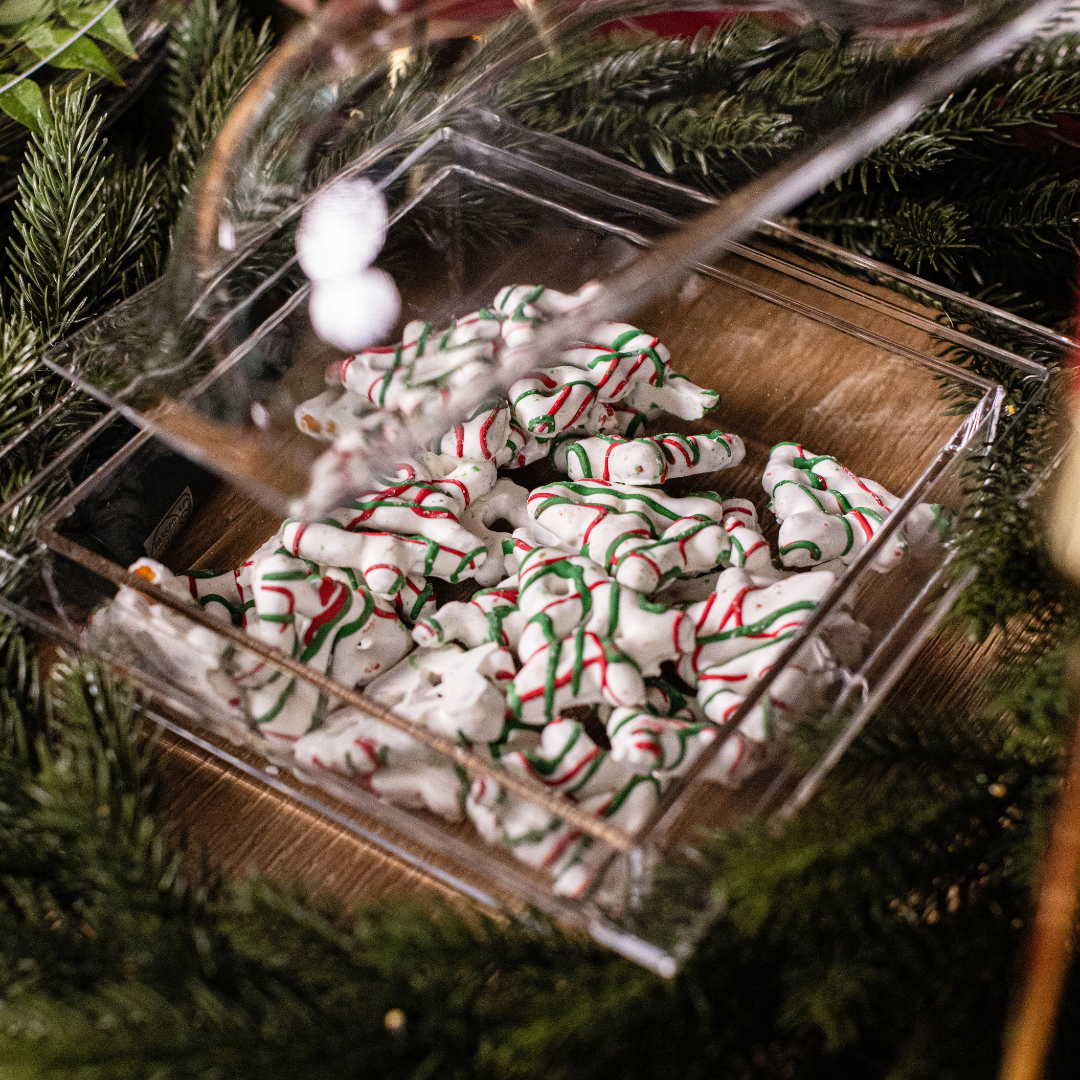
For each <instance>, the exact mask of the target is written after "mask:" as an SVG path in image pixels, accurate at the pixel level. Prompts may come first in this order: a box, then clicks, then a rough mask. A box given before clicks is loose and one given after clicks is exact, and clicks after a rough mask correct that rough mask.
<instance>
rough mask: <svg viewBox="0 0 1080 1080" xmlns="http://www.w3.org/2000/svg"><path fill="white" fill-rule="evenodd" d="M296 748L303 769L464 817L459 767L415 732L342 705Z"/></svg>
mask: <svg viewBox="0 0 1080 1080" xmlns="http://www.w3.org/2000/svg"><path fill="white" fill-rule="evenodd" d="M293 750H294V753H295V755H296V762H297V764H298V765H299V766H300V767H301V768H303V769H307V770H309V771H320V770H321V771H325V772H332V773H335V774H337V775H338V776H341V777H344V778H345V779H347V780H349V781H351V782H352V783H355V784H358V785H359V786H360V787H362V788H364V789H365V790H366V791H371V792H373V793H374V794H376V795H380V796H381V797H382V798H384V799H386V800H387V801H388V802H391V803H394V804H395V805H397V806H403V807H405V808H406V809H414V810H430V811H432V813H435V814H438V815H439V816H440V817H443V818H446V819H447V820H448V821H460V820H461V816H462V814H461V804H462V801H463V796H464V790H463V786H464V785H463V778H462V776H461V775H460V774H459V773H458V772H457V770H456V769H455V768H454V767H453V766H452V765H450V764H449V763H448V762H447V761H446V759H445V758H443V757H441V756H440V755H439V754H437V753H435V751H433V750H429V749H428V748H427V747H426V746H424V745H423V744H422V743H419V742H417V741H416V739H414V738H413V737H412V736H411V735H409V734H407V733H406V732H404V731H401V730H399V729H398V728H396V727H392V726H391V725H390V724H386V723H383V721H381V720H376V719H375V718H374V717H371V716H368V715H366V714H365V713H362V712H360V710H359V709H354V708H348V707H346V708H341V709H337V710H336V711H335V712H334V713H332V714H331V715H330V716H329V717H328V718H327V722H326V725H325V726H324V727H321V728H319V729H318V730H317V731H312V732H310V733H309V734H307V735H304V736H302V737H301V738H300V739H298V740H297V742H296V744H295V746H294V748H293Z"/></svg>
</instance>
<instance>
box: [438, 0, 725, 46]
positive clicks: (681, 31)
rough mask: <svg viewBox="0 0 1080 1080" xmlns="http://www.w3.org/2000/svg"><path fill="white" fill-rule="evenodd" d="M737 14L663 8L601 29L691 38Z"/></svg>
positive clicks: (501, 2)
mask: <svg viewBox="0 0 1080 1080" xmlns="http://www.w3.org/2000/svg"><path fill="white" fill-rule="evenodd" d="M518 10H520V9H519V8H518V7H517V5H516V4H515V3H514V2H513V0H461V2H460V3H457V4H451V5H449V6H448V7H445V8H444V7H439V8H438V10H437V12H434V13H433V14H435V15H436V16H437V17H438V18H440V19H462V20H466V19H477V20H487V19H498V18H501V17H502V16H504V15H509V14H511V13H512V12H514V11H518ZM737 14H738V13H737V12H735V11H731V10H725V9H723V8H718V9H717V10H716V11H665V12H662V13H661V14H659V15H645V16H642V17H641V18H640V19H627V20H625V21H620V22H617V23H609V24H608V26H606V27H603V28H602V30H601V32H604V31H607V30H614V29H617V28H618V27H620V26H622V27H627V28H631V29H636V30H647V31H649V32H650V33H653V34H659V35H660V36H661V37H693V36H694V35H695V34H696V33H697V32H698V31H699V30H700V29H701V28H702V27H703V26H705V27H709V28H710V29H711V28H712V27H714V26H719V25H720V24H721V23H726V22H731V21H732V20H733V19H734V18H735V17H736V15H737Z"/></svg>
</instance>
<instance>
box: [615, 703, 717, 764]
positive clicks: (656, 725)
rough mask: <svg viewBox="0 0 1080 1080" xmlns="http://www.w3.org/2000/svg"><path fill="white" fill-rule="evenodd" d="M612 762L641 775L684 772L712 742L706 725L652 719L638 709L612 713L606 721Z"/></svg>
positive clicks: (713, 734)
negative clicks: (620, 763)
mask: <svg viewBox="0 0 1080 1080" xmlns="http://www.w3.org/2000/svg"><path fill="white" fill-rule="evenodd" d="M607 731H608V738H609V739H610V740H611V757H612V760H614V761H618V762H622V763H623V764H625V765H626V766H627V767H628V768H631V769H633V771H634V772H636V773H641V774H642V775H650V774H654V773H656V774H660V775H662V776H664V777H665V778H667V777H672V776H679V775H680V774H681V773H684V772H686V770H687V769H689V768H690V766H691V765H693V763H694V762H695V761H697V759H698V757H700V756H701V752H702V751H703V750H704V749H705V747H707V746H708V745H709V744H710V743H711V742H712V741H713V740H714V739H715V738H716V729H715V728H714V727H713V726H712V725H711V724H708V723H703V722H700V721H691V720H682V719H677V718H675V717H671V716H656V715H655V714H653V713H651V712H646V711H644V710H641V709H615V710H613V711H612V714H611V716H610V717H608V721H607Z"/></svg>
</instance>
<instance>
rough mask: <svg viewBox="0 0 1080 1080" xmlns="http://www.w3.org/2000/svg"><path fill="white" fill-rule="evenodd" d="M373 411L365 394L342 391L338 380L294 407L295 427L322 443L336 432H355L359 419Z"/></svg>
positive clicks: (340, 433)
mask: <svg viewBox="0 0 1080 1080" xmlns="http://www.w3.org/2000/svg"><path fill="white" fill-rule="evenodd" d="M374 410H375V405H373V404H372V403H371V402H370V401H369V400H368V399H367V398H366V397H361V396H360V395H359V394H355V393H353V392H352V391H351V390H346V389H345V388H344V387H342V386H341V385H340V383H338V385H336V386H329V387H327V388H326V389H325V390H324V391H323V392H322V393H321V394H319V395H317V396H316V397H313V398H311V399H310V400H309V401H304V402H302V403H301V404H299V405H297V406H296V409H295V411H294V413H293V416H294V418H295V420H296V426H297V427H298V428H299V429H300V430H301V431H302V432H304V434H305V435H310V436H312V437H313V438H315V439H319V440H321V441H322V442H333V441H334V439H336V438H337V437H338V436H339V435H344V434H345V433H346V432H350V431H357V430H359V428H360V420H361V419H362V418H363V417H365V416H367V415H368V414H369V413H371V412H373V411H374Z"/></svg>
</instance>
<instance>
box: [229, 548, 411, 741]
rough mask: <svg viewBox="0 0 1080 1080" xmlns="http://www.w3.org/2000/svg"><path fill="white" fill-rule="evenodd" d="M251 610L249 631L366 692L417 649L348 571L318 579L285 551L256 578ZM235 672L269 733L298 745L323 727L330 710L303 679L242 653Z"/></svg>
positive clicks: (390, 612)
mask: <svg viewBox="0 0 1080 1080" xmlns="http://www.w3.org/2000/svg"><path fill="white" fill-rule="evenodd" d="M252 592H253V598H254V601H255V607H254V612H253V613H251V614H249V618H248V624H247V631H248V633H249V634H251V635H252V636H253V637H256V638H258V639H259V640H261V641H263V642H265V643H266V644H268V645H273V646H275V647H276V648H279V649H281V650H282V651H283V652H284V653H286V655H289V656H292V657H294V658H295V659H297V660H299V661H301V662H302V663H304V664H307V665H308V666H309V667H311V668H313V669H315V670H316V671H320V672H323V673H324V674H327V675H329V676H330V677H331V678H333V679H334V680H335V681H336V682H339V683H341V684H342V685H344V686H350V687H352V686H363V685H365V684H366V683H368V682H370V681H371V680H372V679H374V678H375V677H376V676H377V675H379V674H381V673H382V672H384V671H386V670H387V669H388V668H390V667H392V666H393V665H394V664H396V663H397V661H398V660H400V659H401V657H403V656H404V655H405V654H406V653H407V652H409V650H410V649H411V648H412V636H411V634H410V633H409V630H408V627H406V626H405V625H404V623H402V622H401V620H400V619H399V618H398V616H397V613H396V612H395V611H394V609H393V607H392V606H391V605H390V604H389V603H387V601H385V600H383V599H381V598H379V597H377V596H375V595H374V594H373V593H372V592H371V590H370V589H369V588H368V587H367V584H366V583H365V582H364V579H363V578H362V577H360V576H358V575H356V574H354V573H353V572H352V571H351V570H348V569H337V568H334V567H330V568H327V569H326V571H325V573H320V572H319V570H318V568H316V569H314V570H313V569H312V566H311V565H310V564H309V563H306V562H305V561H304V560H302V559H297V558H294V557H293V556H290V555H287V554H284V553H281V554H275V555H268V556H266V557H265V558H263V559H261V560H259V562H258V563H257V565H256V566H255V569H254V572H253V574H252ZM236 665H237V666H236V669H235V671H234V672H233V679H234V681H235V683H236V684H237V685H238V686H240V687H243V688H244V689H245V692H246V693H245V697H246V702H247V708H248V711H249V714H250V715H251V718H252V720H253V722H254V723H255V724H256V725H257V727H258V729H259V730H260V731H261V732H262V733H263V734H266V735H273V736H276V737H281V738H285V739H296V738H297V737H299V736H300V735H303V734H305V733H306V732H307V731H309V730H311V729H312V728H313V727H317V726H318V725H319V723H321V721H322V718H323V716H324V715H325V713H326V711H327V709H328V708H329V707H331V706H330V704H329V703H328V702H327V701H326V700H325V699H324V698H323V696H322V693H321V691H320V690H319V689H318V688H317V687H315V686H313V685H312V684H310V683H308V682H306V681H305V680H303V679H300V678H295V677H293V676H291V675H287V674H285V673H284V672H282V671H280V670H278V669H277V668H276V667H274V666H273V665H272V664H271V663H269V662H268V661H265V660H263V659H262V658H261V657H259V656H257V655H255V654H253V653H250V652H246V651H243V650H242V651H241V653H240V655H239V656H238V657H237V660H236Z"/></svg>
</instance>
